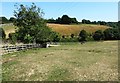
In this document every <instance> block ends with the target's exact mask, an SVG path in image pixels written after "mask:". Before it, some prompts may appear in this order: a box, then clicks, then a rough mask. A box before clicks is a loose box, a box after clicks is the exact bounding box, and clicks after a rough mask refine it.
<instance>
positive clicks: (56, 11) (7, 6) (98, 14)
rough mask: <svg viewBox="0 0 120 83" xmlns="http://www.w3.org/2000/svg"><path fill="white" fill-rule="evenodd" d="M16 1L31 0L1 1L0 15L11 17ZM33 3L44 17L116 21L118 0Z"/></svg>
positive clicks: (26, 3)
mask: <svg viewBox="0 0 120 83" xmlns="http://www.w3.org/2000/svg"><path fill="white" fill-rule="evenodd" d="M16 3H18V4H24V5H28V6H30V5H31V3H32V2H1V3H0V5H2V10H0V12H2V13H0V16H5V17H7V18H8V19H9V18H10V17H13V14H14V13H13V12H14V10H15V7H14V5H15V4H16ZM35 4H36V5H37V7H40V8H41V9H43V12H44V13H45V15H44V18H45V19H50V18H54V19H56V18H58V17H61V16H62V15H68V16H69V17H72V18H73V17H75V18H77V20H78V21H81V20H82V19H87V20H91V21H106V22H109V21H112V22H116V21H118V2H35Z"/></svg>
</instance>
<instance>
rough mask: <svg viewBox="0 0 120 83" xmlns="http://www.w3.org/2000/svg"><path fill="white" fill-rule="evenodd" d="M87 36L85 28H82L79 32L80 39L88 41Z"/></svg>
mask: <svg viewBox="0 0 120 83" xmlns="http://www.w3.org/2000/svg"><path fill="white" fill-rule="evenodd" d="M87 36H88V35H87V32H86V31H85V30H81V31H80V33H79V41H86V39H87Z"/></svg>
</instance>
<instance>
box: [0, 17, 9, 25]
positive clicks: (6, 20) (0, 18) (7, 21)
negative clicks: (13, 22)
mask: <svg viewBox="0 0 120 83" xmlns="http://www.w3.org/2000/svg"><path fill="white" fill-rule="evenodd" d="M0 20H1V22H0V24H5V23H10V22H9V20H8V19H7V18H6V17H0Z"/></svg>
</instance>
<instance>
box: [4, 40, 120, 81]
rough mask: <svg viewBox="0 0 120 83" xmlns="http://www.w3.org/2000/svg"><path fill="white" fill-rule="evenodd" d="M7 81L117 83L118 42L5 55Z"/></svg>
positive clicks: (5, 77) (89, 43)
mask: <svg viewBox="0 0 120 83" xmlns="http://www.w3.org/2000/svg"><path fill="white" fill-rule="evenodd" d="M2 65H3V67H2V74H3V78H2V79H3V80H4V81H28V80H29V81H56V80H57V81H58V80H59V81H60V80H64V81H72V80H75V81H85V80H87V81H116V80H118V72H117V71H118V45H117V41H105V42H87V43H85V44H83V45H81V44H80V43H61V45H60V46H58V47H50V48H38V49H30V50H26V51H20V52H16V53H12V54H7V55H3V56H2Z"/></svg>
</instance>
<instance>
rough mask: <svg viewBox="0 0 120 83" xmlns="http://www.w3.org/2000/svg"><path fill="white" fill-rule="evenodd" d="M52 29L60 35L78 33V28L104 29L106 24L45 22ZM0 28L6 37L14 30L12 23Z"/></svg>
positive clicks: (91, 30)
mask: <svg viewBox="0 0 120 83" xmlns="http://www.w3.org/2000/svg"><path fill="white" fill-rule="evenodd" d="M47 26H49V27H50V28H52V30H53V31H56V32H58V33H60V34H61V35H71V34H75V35H78V34H79V32H80V30H83V29H84V30H86V31H87V32H88V33H92V32H95V31H96V30H105V29H107V28H109V27H108V26H102V25H92V24H79V25H63V24H47ZM0 27H1V26H0ZM2 28H3V29H4V30H5V33H6V35H7V37H8V34H9V33H11V32H14V31H15V28H17V27H15V26H14V25H13V24H7V25H3V26H2Z"/></svg>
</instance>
